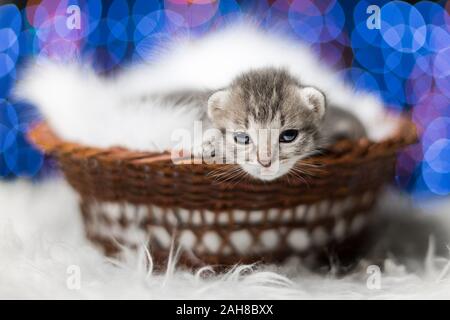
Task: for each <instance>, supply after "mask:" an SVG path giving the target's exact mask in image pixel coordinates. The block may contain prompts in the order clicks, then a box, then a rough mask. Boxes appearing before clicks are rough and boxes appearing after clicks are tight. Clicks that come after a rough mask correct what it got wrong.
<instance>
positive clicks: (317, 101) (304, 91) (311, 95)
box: [298, 87, 326, 119]
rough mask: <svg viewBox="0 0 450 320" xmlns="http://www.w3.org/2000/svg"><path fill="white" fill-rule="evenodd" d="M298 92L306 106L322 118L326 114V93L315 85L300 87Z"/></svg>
mask: <svg viewBox="0 0 450 320" xmlns="http://www.w3.org/2000/svg"><path fill="white" fill-rule="evenodd" d="M298 93H299V96H300V98H301V99H302V101H303V102H304V104H305V106H306V107H308V108H309V109H310V110H311V111H313V112H315V113H316V114H317V115H318V116H319V118H320V119H321V118H322V117H323V116H324V115H325V109H326V100H325V95H324V94H323V93H322V92H321V91H320V90H318V89H316V88H314V87H304V88H299V89H298Z"/></svg>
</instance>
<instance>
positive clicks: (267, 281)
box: [0, 179, 450, 299]
mask: <svg viewBox="0 0 450 320" xmlns="http://www.w3.org/2000/svg"><path fill="white" fill-rule="evenodd" d="M400 200H401V201H400ZM449 204H450V202H448V200H446V201H441V203H438V204H436V203H434V204H431V205H429V206H428V207H427V208H426V209H422V210H424V211H426V213H425V212H419V211H418V209H413V207H412V206H411V205H410V204H408V201H407V200H405V199H404V198H400V196H399V195H392V194H391V195H386V196H385V197H384V199H383V201H382V203H381V206H380V209H379V211H380V221H383V222H380V226H379V227H378V228H379V230H377V234H378V237H379V240H380V241H378V242H377V245H376V246H375V247H374V248H376V249H374V250H373V253H371V255H372V256H373V257H375V256H376V257H378V258H379V257H382V260H384V269H383V270H384V271H383V273H382V275H381V282H380V288H379V289H369V287H370V286H369V287H368V286H367V279H368V277H369V274H368V273H367V272H366V271H367V269H366V266H367V265H368V264H370V261H366V262H362V263H361V266H360V267H359V268H356V269H355V270H354V271H352V272H351V273H349V274H347V275H345V276H340V277H337V276H334V275H333V274H332V273H329V274H325V275H324V274H316V273H312V272H310V271H307V270H305V269H303V268H301V267H300V266H299V265H298V263H296V262H295V261H291V262H290V263H288V264H286V265H284V266H265V267H249V266H238V267H236V268H235V269H233V270H232V271H230V272H228V273H226V274H213V273H211V272H210V271H209V270H208V269H204V270H201V272H199V273H197V274H194V273H192V272H189V271H187V270H178V269H177V268H176V267H175V268H173V267H172V268H169V270H168V271H167V272H165V273H159V274H158V273H147V271H146V269H145V268H144V267H143V266H144V265H145V261H146V260H145V259H146V255H145V254H143V255H141V256H140V257H132V256H130V258H129V259H128V260H127V261H126V262H125V263H122V264H119V265H117V263H114V262H111V261H108V260H107V259H106V258H104V257H103V256H102V255H101V254H100V253H99V252H98V251H96V249H94V248H93V247H91V246H90V245H89V243H87V242H86V241H85V240H84V238H83V230H82V225H81V220H80V216H79V214H78V211H77V196H76V195H75V193H74V192H73V191H72V190H71V189H70V188H69V187H68V186H67V184H66V183H65V182H64V181H61V180H59V179H55V180H47V181H45V182H41V183H31V182H29V181H24V180H19V181H15V182H0V298H7V299H14V298H25V299H37V298H42V299H50V298H58V299H112V298H118V299H130V298H137V299H318V298H324V299H339V298H343V299H416V298H450V260H448V259H447V257H448V250H447V248H446V244H447V243H450V242H448V234H449V232H448V231H449V230H450V223H449V221H450V219H448V217H447V216H448V213H449V208H450V205H449ZM436 225H439V226H440V227H445V228H441V229H443V230H441V231H440V232H438V230H437V229H435V226H436ZM432 234H434V235H433V237H431V239H434V241H431V245H430V246H428V239H429V236H430V235H432ZM433 242H434V243H435V245H433ZM427 246H428V247H429V250H428V255H427V256H426V255H425V253H426V252H427V250H426V247H427ZM434 251H436V252H439V254H440V255H441V256H442V257H441V258H439V257H438V256H437V255H435V254H434ZM370 259H371V258H370V257H369V258H368V260H370ZM78 271H79V275H80V278H79V279H80V282H79V286H78V282H77V281H76V280H74V275H77V274H78Z"/></svg>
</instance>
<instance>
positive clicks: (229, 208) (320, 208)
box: [29, 121, 416, 264]
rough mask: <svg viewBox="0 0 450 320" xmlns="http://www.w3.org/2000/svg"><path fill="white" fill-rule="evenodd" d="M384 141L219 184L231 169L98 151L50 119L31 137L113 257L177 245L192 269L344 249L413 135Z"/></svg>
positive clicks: (156, 252) (163, 253) (161, 253)
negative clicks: (61, 134)
mask: <svg viewBox="0 0 450 320" xmlns="http://www.w3.org/2000/svg"><path fill="white" fill-rule="evenodd" d="M399 123H400V125H399V129H398V132H397V133H396V134H395V135H394V136H392V137H390V138H388V139H385V140H384V141H381V142H378V143H374V142H371V141H368V140H367V139H361V140H360V141H358V142H350V141H340V142H339V143H337V144H335V145H334V146H333V147H332V148H330V150H329V152H327V153H326V154H324V155H321V156H316V157H312V158H309V159H307V160H305V165H308V166H309V167H310V168H312V169H311V170H310V171H311V174H310V175H306V176H305V177H302V178H299V177H293V176H290V177H283V178H281V179H278V180H276V181H273V182H261V181H256V180H253V179H243V180H241V181H233V180H231V181H221V182H218V181H217V180H216V178H215V177H214V174H212V173H213V172H215V171H217V170H228V169H229V168H230V165H207V164H182V165H180V164H178V165H177V164H174V163H173V162H172V161H171V159H170V154H169V153H148V152H134V151H130V150H127V149H123V148H108V149H101V148H92V147H88V146H84V145H80V144H76V143H71V142H67V141H63V140H61V139H59V138H58V137H57V136H56V135H54V134H53V133H52V131H51V130H50V128H49V127H48V126H47V125H46V124H45V123H40V124H38V125H36V126H35V127H34V128H33V129H32V130H31V132H30V134H29V136H30V139H31V140H32V141H33V142H34V143H35V144H36V145H37V146H38V147H39V148H40V149H42V150H43V151H44V152H46V153H48V154H51V155H53V156H55V157H56V158H57V159H58V162H59V165H60V167H61V169H62V171H63V172H64V174H65V176H66V178H67V180H68V182H69V183H70V184H71V185H72V186H73V187H74V188H75V189H76V190H77V192H78V193H79V194H80V196H81V203H80V207H81V211H82V214H83V218H84V222H85V227H86V232H87V236H88V238H89V239H91V240H92V241H93V242H94V243H96V244H99V245H100V246H101V247H102V248H103V249H104V250H105V252H106V253H107V254H115V253H117V252H118V251H120V247H121V246H126V247H130V248H137V247H139V246H141V245H143V244H146V245H148V247H149V248H150V251H151V253H152V255H153V256H154V257H156V259H159V260H164V259H166V258H167V255H168V253H169V249H170V246H171V245H172V244H173V243H175V244H180V245H181V246H182V247H183V248H184V250H183V253H182V261H183V262H185V263H187V264H198V263H212V264H232V263H236V262H254V261H260V260H264V261H279V260H283V259H285V258H287V257H289V256H291V255H293V254H295V255H308V254H311V253H314V252H317V251H318V250H320V249H321V248H324V247H326V246H328V245H330V244H335V243H343V242H345V241H346V239H348V238H351V237H352V236H353V235H355V234H357V233H358V232H360V231H361V230H362V227H363V226H364V224H365V223H367V221H368V218H369V215H368V213H370V212H371V208H372V207H373V205H374V203H375V201H376V198H377V195H378V193H379V191H380V189H381V188H382V187H383V185H384V184H385V183H386V182H389V181H390V180H391V179H392V177H393V173H394V166H395V158H396V153H397V151H398V150H399V149H400V148H402V147H404V146H406V145H408V144H410V143H413V142H414V141H415V139H416V133H415V129H414V126H413V125H412V124H411V123H410V122H408V121H401V122H399Z"/></svg>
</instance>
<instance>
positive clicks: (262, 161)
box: [257, 155, 272, 168]
mask: <svg viewBox="0 0 450 320" xmlns="http://www.w3.org/2000/svg"><path fill="white" fill-rule="evenodd" d="M257 160H258V163H259V164H260V165H262V166H263V167H264V168H268V167H270V165H271V164H272V160H271V159H270V158H269V159H261V158H260V157H259V155H257Z"/></svg>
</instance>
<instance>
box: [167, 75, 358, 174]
mask: <svg viewBox="0 0 450 320" xmlns="http://www.w3.org/2000/svg"><path fill="white" fill-rule="evenodd" d="M163 99H164V100H166V103H168V104H171V105H173V106H176V105H187V104H189V105H195V106H198V107H199V108H202V110H204V113H203V114H204V117H203V124H204V127H205V126H206V127H212V128H215V129H218V130H216V131H215V132H216V134H215V135H212V136H210V137H209V138H207V139H205V141H204V143H203V150H204V153H203V154H204V155H206V156H213V157H215V158H216V159H218V158H220V160H222V158H223V157H225V158H226V160H227V163H229V162H234V163H236V162H237V163H238V164H239V165H240V167H241V168H242V169H243V170H244V171H245V172H246V173H248V174H249V175H250V176H253V177H255V178H258V179H262V180H273V179H276V178H278V177H280V176H283V175H285V174H287V173H288V172H289V171H290V170H291V169H292V168H293V166H294V165H295V163H296V162H297V161H298V160H300V159H302V158H305V157H307V156H309V155H312V154H314V153H315V152H317V151H318V150H320V149H321V148H324V147H326V146H327V145H328V144H330V143H333V142H334V141H336V140H337V139H340V138H350V139H358V138H361V137H364V136H365V135H366V132H365V129H364V127H363V125H362V124H361V123H360V122H359V120H358V119H357V118H356V117H355V116H353V115H352V114H350V113H348V112H347V111H344V110H342V109H340V108H337V107H335V106H327V102H326V97H325V95H324V93H322V92H321V91H320V90H318V89H317V88H314V87H309V86H304V85H302V84H301V83H300V82H299V81H298V80H297V79H295V78H294V77H292V76H291V75H290V74H289V73H288V72H287V71H286V70H284V69H276V68H263V69H257V70H251V71H248V72H245V73H243V74H241V75H239V76H238V77H236V78H235V79H234V80H233V81H232V82H231V84H230V85H229V86H228V87H226V88H223V89H220V90H218V91H215V92H214V91H185V92H177V93H171V94H168V95H165V97H164V98H163ZM229 159H232V160H233V161H229Z"/></svg>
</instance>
